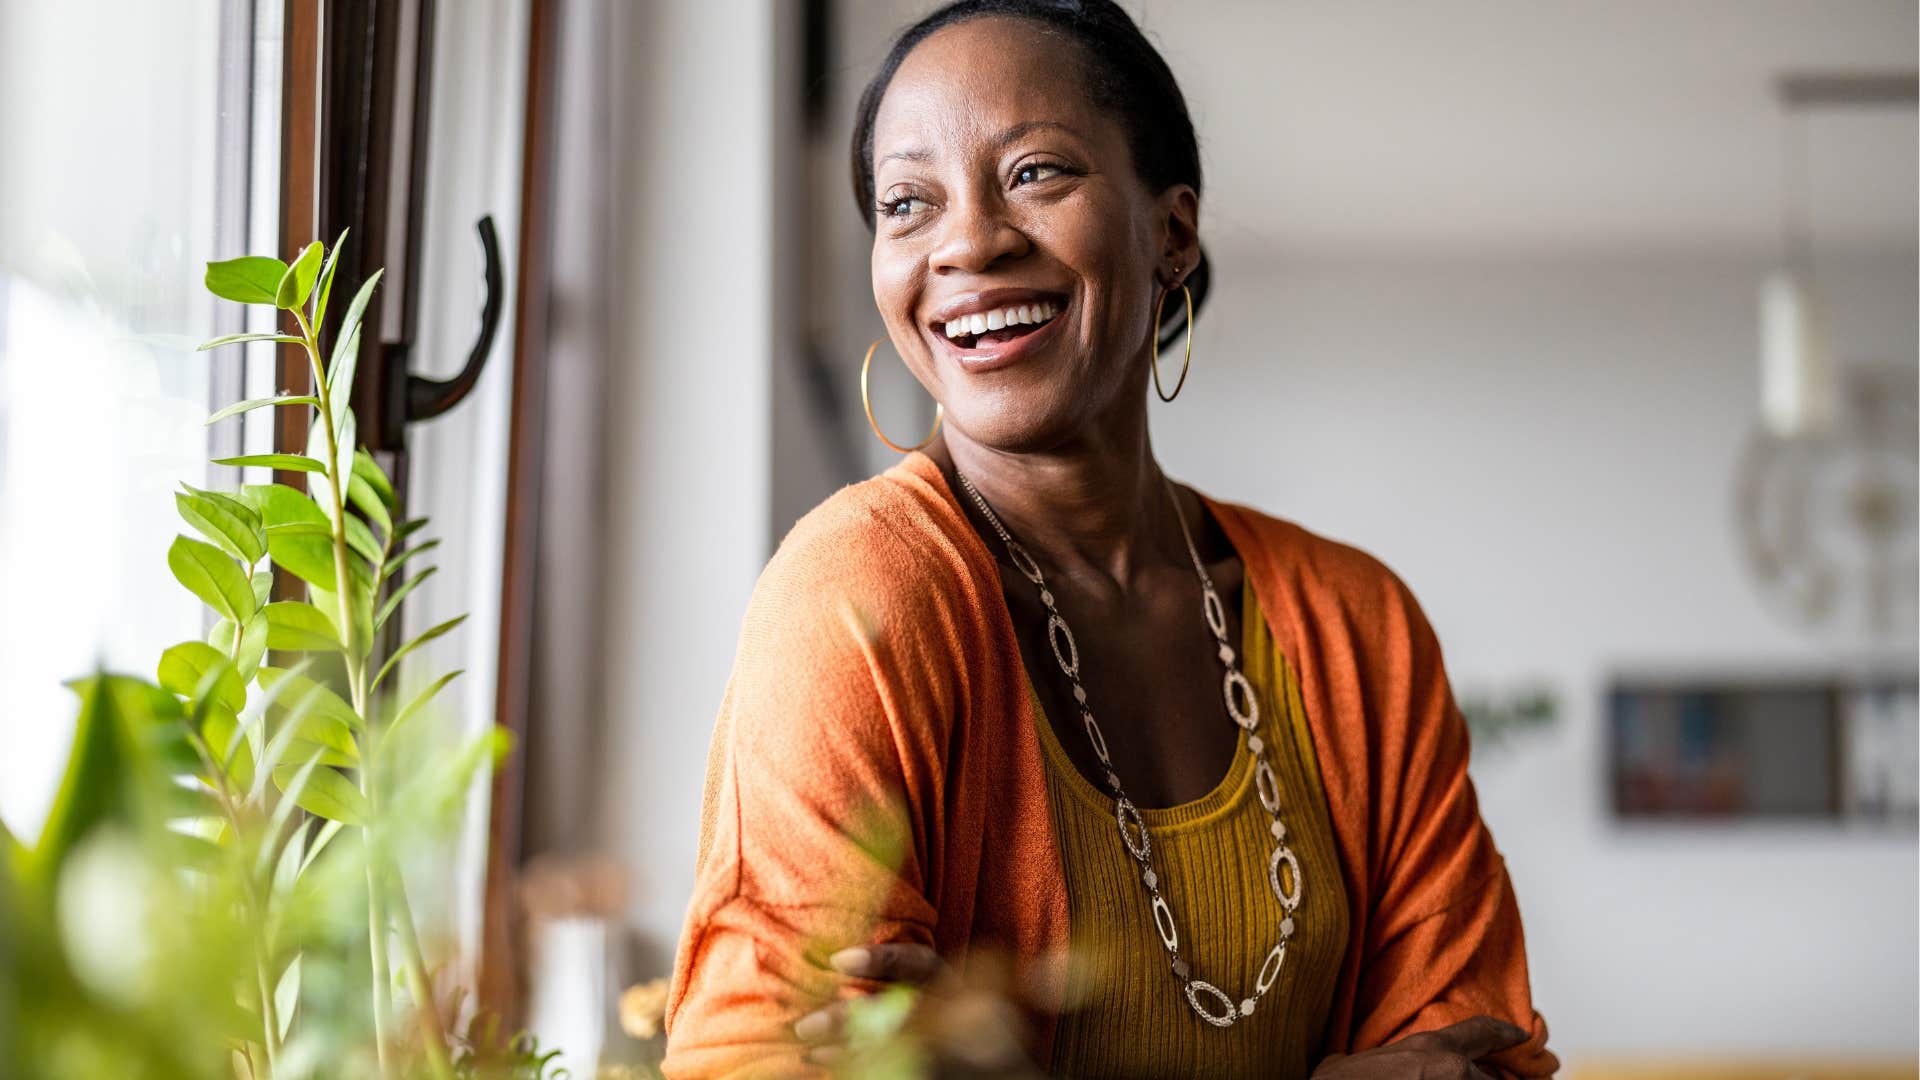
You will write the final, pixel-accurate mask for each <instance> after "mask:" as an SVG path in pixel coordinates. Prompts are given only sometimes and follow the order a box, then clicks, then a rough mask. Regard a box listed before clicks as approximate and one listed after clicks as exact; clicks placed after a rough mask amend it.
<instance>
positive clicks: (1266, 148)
mask: <svg viewBox="0 0 1920 1080" xmlns="http://www.w3.org/2000/svg"><path fill="white" fill-rule="evenodd" d="M931 6H932V5H931V4H930V3H916V2H907V0H844V6H843V8H842V12H843V17H842V20H841V26H842V28H843V31H844V38H843V44H844V45H846V46H847V48H846V50H845V51H844V52H843V53H842V54H841V55H843V56H844V57H845V58H846V61H847V63H848V64H849V65H850V66H851V67H852V68H853V69H854V72H853V73H855V74H858V75H859V78H860V81H864V78H865V75H866V73H868V72H870V71H871V70H872V66H873V64H874V63H875V62H876V61H877V59H878V56H879V53H880V51H881V50H882V49H883V48H884V44H883V43H884V40H885V36H886V35H888V34H890V33H891V32H892V31H893V30H896V29H898V28H899V27H900V26H902V25H903V24H904V21H905V20H906V19H907V18H910V17H911V16H912V15H914V14H918V13H919V12H922V11H925V10H927V9H929V8H930V7H931ZM1127 6H1128V7H1129V9H1130V10H1132V11H1134V12H1135V14H1136V16H1137V17H1138V18H1139V19H1140V22H1141V24H1142V26H1143V27H1144V28H1145V29H1146V30H1147V32H1148V34H1149V35H1150V36H1151V37H1152V38H1153V39H1154V40H1155V41H1156V43H1157V44H1159V45H1160V47H1161V49H1162V51H1163V52H1164V53H1165V54H1166V56H1167V59H1168V61H1169V62H1170V63H1171V64H1172V65H1173V68H1174V71H1175V73H1176V74H1177V75H1178V76H1179V77H1180V80H1181V82H1182V85H1183V86H1184V88H1185V90H1186V93H1187V96H1188V101H1189V104H1190V106H1191V108H1192V111H1193V113H1194V119H1195V122H1196V124H1197V125H1198V127H1199V129H1200V134H1201V140H1202V152H1203V158H1204V161H1205V166H1206V168H1207V170H1208V172H1207V178H1206V185H1207V186H1206V193H1205V199H1204V200H1203V224H1202V228H1203V232H1204V233H1205V234H1206V235H1207V236H1208V237H1209V241H1210V244H1211V245H1212V246H1213V247H1214V248H1215V249H1216V250H1223V249H1228V250H1230V249H1238V248H1247V249H1256V248H1257V249H1259V250H1261V251H1263V252H1266V253H1269V254H1271V253H1272V252H1273V251H1275V250H1276V249H1277V250H1282V251H1293V252H1305V253H1374V254H1383V253H1399V254H1420V253H1464V252H1471V253H1496V252H1514V253H1522V254H1524V253H1529V252H1547V251H1551V252H1556V253H1565V252H1568V251H1596V252H1606V251H1646V250H1659V251H1664V252H1687V251H1702V252H1728V251H1734V252H1743V253H1765V252H1773V251H1777V250H1778V248H1779V244H1780V235H1781V216H1782V193H1781V187H1782V179H1781V178H1782V160H1783V156H1784V152H1785V151H1784V146H1785V137H1786V133H1787V130H1788V127H1787V123H1786V121H1785V115H1786V114H1785V112H1784V111H1783V109H1782V108H1781V106H1780V104H1779V101H1778V99H1777V97H1776V95H1775V89H1774V84H1775V80H1776V78H1777V77H1778V76H1779V75H1780V74H1781V73H1783V72H1790V71H1794V72H1797V71H1805V70H1816V71H1848V72H1859V71H1869V72H1884V71H1889V70H1891V71H1912V70H1914V68H1915V67H1916V32H1917V27H1916V5H1915V4H1914V3H1913V0H1817V2H1816V0H1579V2H1553V3H1549V2H1544V0H1447V2H1445V3H1429V2H1425V0H1341V2H1338V3H1335V2H1331V0H1133V2H1130V3H1128V4H1127ZM856 85H857V84H856ZM1801 115H1802V116H1803V117H1804V120H1803V125H1804V135H1805V139H1806V145H1807V147H1808V158H1807V161H1808V189H1809V192H1810V197H1809V200H1808V209H1809V213H1810V217H1811V221H1812V228H1813V239H1814V245H1815V250H1816V253H1824V252H1837V251H1874V252H1907V251H1911V250H1913V249H1914V247H1915V230H1916V226H1917V225H1920V214H1917V213H1916V202H1917V201H1920V196H1917V195H1916V156H1917V154H1920V147H1917V146H1916V138H1915V131H1916V119H1915V111H1914V109H1913V108H1912V107H1911V106H1906V107H1891V108H1888V107H1881V108H1875V109H1865V110H1862V109H1857V108H1856V109H1833V108H1827V109H1819V110H1814V111H1809V112H1805V113H1803V114H1801Z"/></svg>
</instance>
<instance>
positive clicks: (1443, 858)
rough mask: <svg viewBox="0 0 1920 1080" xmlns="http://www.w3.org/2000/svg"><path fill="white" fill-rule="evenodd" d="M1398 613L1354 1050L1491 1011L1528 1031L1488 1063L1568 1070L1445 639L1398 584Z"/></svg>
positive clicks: (1383, 677) (1533, 1070) (1546, 1071)
mask: <svg viewBox="0 0 1920 1080" xmlns="http://www.w3.org/2000/svg"><path fill="white" fill-rule="evenodd" d="M1389 576H1391V575H1390V572H1389ZM1387 606H1388V607H1389V609H1390V611H1389V613H1388V616H1387V618H1386V619H1385V625H1386V626H1387V628H1388V630H1387V633H1388V635H1389V637H1390V638H1392V639H1394V640H1392V641H1391V643H1390V647H1389V648H1388V649H1387V650H1386V654H1387V655H1386V658H1385V659H1384V660H1383V661H1380V662H1378V663H1377V664H1376V667H1377V670H1378V672H1379V680H1378V682H1377V683H1376V686H1377V687H1378V688H1379V690H1380V691H1382V695H1381V696H1380V697H1379V698H1378V699H1377V700H1376V702H1375V703H1374V704H1375V706H1376V708H1378V709H1379V710H1381V711H1383V712H1387V713H1398V714H1400V715H1399V716H1396V717H1394V720H1395V721H1396V722H1395V723H1389V724H1386V725H1384V726H1385V727H1386V728H1387V729H1389V730H1391V729H1393V728H1401V731H1400V733H1399V734H1398V735H1397V736H1396V737H1393V738H1391V739H1389V740H1387V741H1383V742H1381V743H1378V744H1376V747H1375V750H1376V759H1375V761H1374V762H1373V764H1374V766H1375V769H1376V775H1377V776H1378V778H1379V787H1377V788H1376V789H1375V791H1374V798H1375V801H1376V806H1375V812H1376V813H1377V814H1379V815H1380V816H1379V818H1378V819H1377V825H1376V828H1375V830H1374V842H1373V844H1372V845H1371V851H1370V853H1369V854H1370V856H1371V857H1372V860H1373V866H1372V874H1371V879H1372V881H1373V883H1374V888H1373V897H1374V900H1373V910H1372V911H1371V912H1369V913H1367V918H1366V923H1365V928H1364V935H1365V937H1364V941H1363V943H1362V948H1363V950H1364V951H1363V953H1362V956H1361V960H1360V973H1359V979H1358V984H1357V986H1356V989H1355V1000H1354V1007H1353V1024H1352V1045H1353V1046H1354V1047H1355V1048H1357V1049H1365V1048H1370V1047H1377V1046H1384V1045H1387V1044H1390V1043H1393V1042H1395V1041H1397V1040H1400V1039H1402V1038H1404V1037H1406V1036H1407V1035H1410V1034H1413V1033H1416V1032H1428V1031H1435V1030H1437V1029H1440V1028H1443V1027H1447V1026H1449V1025H1452V1024H1456V1023H1458V1022H1460V1021H1463V1020H1466V1019H1469V1018H1471V1017H1475V1016H1491V1017H1496V1018H1499V1019H1501V1020H1505V1021H1511V1022H1512V1023H1514V1024H1517V1025H1519V1026H1520V1028H1522V1029H1524V1030H1525V1031H1526V1033H1527V1036H1528V1037H1527V1039H1526V1040H1525V1041H1524V1042H1522V1043H1520V1044H1518V1045H1516V1046H1512V1047H1511V1048H1509V1049H1505V1050H1503V1051H1501V1052H1500V1053H1498V1054H1495V1055H1493V1056H1492V1057H1491V1058H1489V1059H1488V1060H1489V1063H1490V1064H1491V1066H1492V1067H1493V1068H1496V1069H1498V1070H1500V1071H1502V1072H1504V1073H1507V1074H1509V1075H1514V1076H1547V1075H1551V1074H1552V1073H1553V1071H1554V1070H1555V1069H1556V1068H1558V1066H1559V1062H1558V1061H1557V1059H1555V1058H1554V1056H1553V1055H1552V1054H1551V1053H1550V1052H1548V1051H1547V1049H1546V1039H1547V1027H1546V1022H1545V1020H1543V1019H1542V1018H1541V1016H1540V1014H1539V1013H1538V1012H1537V1011H1535V1009H1534V1008H1533V998H1532V991H1531V989H1530V986H1529V982H1528V977H1527V954H1526V938H1525V934H1524V932H1523V930H1522V929H1521V923H1520V908H1519V903H1518V901H1517V900H1516V898H1515V896H1514V892H1513V886H1512V884H1511V883H1510V882H1509V880H1508V878H1507V869H1506V863H1505V860H1504V859H1502V858H1501V856H1500V853H1499V851H1498V850H1496V849H1495V847H1494V843H1493V836H1492V834H1491V833H1490V832H1489V831H1488V830H1487V827H1486V824H1485V823H1484V822H1483V821H1482V820H1481V817H1480V810H1479V803H1478V800H1477V798H1476V797H1475V794H1474V789H1473V782H1472V780H1470V779H1469V778H1468V776H1467V756H1468V754H1467V751H1468V745H1467V744H1468V738H1467V728H1466V723H1465V721H1464V719H1463V718H1462V716H1461V714H1460V710H1459V708H1458V706H1457V705H1456V704H1455V702H1454V697H1453V691H1452V688H1451V686H1450V684H1449V683H1448V680H1447V674H1446V667H1445V664H1444V662H1443V660H1442V658H1441V651H1440V644H1439V641H1438V639H1437V638H1436V637H1435V635H1434V632H1433V629H1432V627H1431V625H1430V624H1429V623H1428V622H1427V619H1426V616H1425V614H1424V613H1423V612H1422V611H1421V609H1420V605H1419V603H1418V602H1417V601H1416V600H1415V599H1414V597H1413V594H1412V593H1411V592H1410V591H1409V590H1408V589H1407V588H1406V586H1405V585H1404V584H1403V583H1402V582H1400V580H1399V579H1398V578H1397V577H1394V578H1391V592H1390V595H1389V598H1388V600H1387ZM1402 725H1403V726H1402ZM1395 743H1397V744H1398V745H1394V744H1395Z"/></svg>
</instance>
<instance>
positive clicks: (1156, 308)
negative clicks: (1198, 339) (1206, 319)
mask: <svg viewBox="0 0 1920 1080" xmlns="http://www.w3.org/2000/svg"><path fill="white" fill-rule="evenodd" d="M1180 291H1181V292H1182V293H1184V294H1186V297H1187V355H1186V359H1184V360H1182V361H1180V381H1179V382H1176V383H1174V384H1173V393H1171V394H1169V393H1167V391H1166V388H1165V387H1163V386H1161V385H1160V309H1161V308H1164V307H1166V306H1167V298H1166V297H1164V296H1163V297H1161V298H1160V302H1159V303H1156V304H1155V305H1153V392H1154V393H1156V394H1159V395H1160V400H1161V401H1172V400H1173V399H1174V398H1177V397H1179V396H1180V388H1181V387H1183V386H1185V385H1187V368H1189V367H1191V366H1193V290H1191V289H1189V288H1187V283H1186V282H1184V281H1183V282H1181V283H1180Z"/></svg>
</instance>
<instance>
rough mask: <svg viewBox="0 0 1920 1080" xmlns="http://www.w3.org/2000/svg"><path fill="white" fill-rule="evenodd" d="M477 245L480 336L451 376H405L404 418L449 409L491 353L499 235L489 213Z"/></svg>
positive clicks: (431, 415) (469, 390)
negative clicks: (482, 295)
mask: <svg viewBox="0 0 1920 1080" xmlns="http://www.w3.org/2000/svg"><path fill="white" fill-rule="evenodd" d="M477 227H478V228H479V230H480V247H481V249H482V252H483V257H484V259H485V260H486V275H487V300H486V305H485V306H484V307H483V308H481V310H480V338H479V340H477V341H475V342H474V343H473V350H472V351H471V352H469V353H467V364H466V366H465V367H463V368H461V369H460V373H459V374H458V375H455V376H454V377H453V378H451V379H429V378H427V377H426V376H424V375H413V374H409V375H408V376H407V420H408V421H414V420H431V419H433V418H434V417H436V416H439V415H440V414H441V413H443V412H446V411H447V410H448V409H451V408H453V407H454V406H455V405H458V404H460V402H461V401H462V400H463V399H464V398H465V397H466V396H467V395H468V394H470V393H472V392H473V387H474V384H476V383H478V382H479V381H480V373H481V371H483V370H485V368H486V366H487V357H488V356H490V355H492V353H493V335H494V332H495V331H497V330H498V329H499V328H500V305H501V302H502V296H501V290H500V238H499V236H498V235H496V234H495V232H494V229H493V215H492V214H488V215H486V216H484V217H482V218H481V219H480V222H479V224H478V226H477Z"/></svg>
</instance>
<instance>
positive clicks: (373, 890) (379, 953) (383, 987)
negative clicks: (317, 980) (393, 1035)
mask: <svg viewBox="0 0 1920 1080" xmlns="http://www.w3.org/2000/svg"><path fill="white" fill-rule="evenodd" d="M367 934H368V939H369V941H370V942H371V944H370V945H369V946H368V953H369V954H370V958H371V960H372V962H373V1048H374V1053H375V1055H376V1056H377V1057H378V1059H379V1062H380V1076H381V1077H382V1080H385V1078H386V1077H389V1076H392V1075H393V1071H392V1068H391V1067H390V1066H389V1065H388V1063H387V1013H388V1012H389V1011H390V1010H391V1009H392V1005H391V1004H390V1003H389V1000H388V993H387V988H388V986H389V985H390V983H391V982H392V979H393V976H392V973H391V972H392V969H391V968H389V967H388V966H387V926H386V920H385V919H384V918H382V917H381V915H380V875H379V873H378V871H376V870H375V869H374V865H373V863H372V862H369V863H368V864H367Z"/></svg>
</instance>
